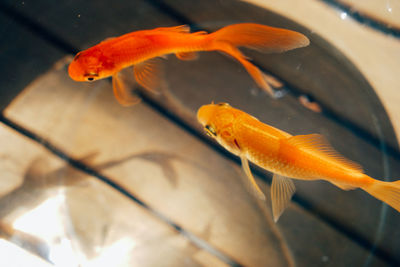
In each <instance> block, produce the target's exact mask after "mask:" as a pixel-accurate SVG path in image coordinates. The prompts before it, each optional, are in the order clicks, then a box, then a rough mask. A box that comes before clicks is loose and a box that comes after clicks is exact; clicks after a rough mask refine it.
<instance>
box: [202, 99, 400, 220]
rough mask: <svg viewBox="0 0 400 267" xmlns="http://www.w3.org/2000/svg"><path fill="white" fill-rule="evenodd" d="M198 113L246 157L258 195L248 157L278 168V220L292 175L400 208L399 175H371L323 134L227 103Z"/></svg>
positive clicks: (212, 133)
mask: <svg viewBox="0 0 400 267" xmlns="http://www.w3.org/2000/svg"><path fill="white" fill-rule="evenodd" d="M197 118H198V121H199V122H200V123H201V124H202V125H203V126H204V128H205V129H206V131H207V133H208V135H210V136H212V137H213V138H215V139H216V140H217V142H218V143H219V144H221V145H222V146H223V147H224V148H226V149H227V150H228V151H230V152H231V153H233V154H235V155H237V156H239V157H240V158H241V160H242V166H243V169H244V171H245V173H246V174H247V176H248V178H249V181H250V185H251V188H252V191H253V192H254V194H255V195H256V196H258V197H259V198H263V194H262V192H261V190H260V189H259V188H258V185H257V183H255V180H254V177H253V176H252V174H251V171H250V168H249V167H248V161H251V162H253V163H254V164H256V165H258V166H260V167H262V168H264V169H266V170H268V171H270V172H272V173H274V177H273V181H272V186H271V197H272V206H273V214H274V219H275V221H277V220H278V218H279V216H280V215H281V214H282V212H283V210H284V209H285V208H286V206H287V205H288V202H289V200H290V198H291V196H292V195H293V193H294V191H295V187H294V184H293V182H292V180H291V179H301V180H326V181H329V182H331V183H333V184H334V185H336V186H338V187H340V188H341V189H344V190H349V189H354V188H361V189H363V190H365V191H367V192H368V193H370V194H371V195H373V196H375V197H376V198H378V199H380V200H382V201H384V202H386V203H387V204H389V205H390V206H392V207H393V208H395V209H396V210H398V211H400V181H395V182H383V181H379V180H376V179H374V178H371V177H369V176H368V175H366V174H364V173H363V170H362V168H361V166H360V165H358V164H357V163H354V162H352V161H350V160H348V159H346V158H344V157H343V156H341V155H340V154H339V153H338V152H336V151H335V150H334V149H333V148H332V147H331V146H330V145H329V143H328V142H327V141H326V140H325V139H324V138H323V136H321V135H319V134H309V135H297V136H292V135H291V134H289V133H286V132H284V131H282V130H279V129H277V128H275V127H272V126H270V125H267V124H265V123H262V122H260V121H259V120H258V119H256V118H254V117H253V116H251V115H249V114H247V113H245V112H243V111H241V110H238V109H235V108H233V107H231V106H230V105H228V104H225V103H222V104H210V105H205V106H202V107H201V108H200V109H199V110H198V113H197Z"/></svg>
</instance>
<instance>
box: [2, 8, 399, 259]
mask: <svg viewBox="0 0 400 267" xmlns="http://www.w3.org/2000/svg"><path fill="white" fill-rule="evenodd" d="M320 4H322V5H324V4H323V3H322V2H321V3H320ZM283 5H285V4H283ZM288 5H290V4H288ZM1 6H2V12H1V17H0V19H1V20H3V21H5V22H6V24H3V25H4V26H3V27H4V28H3V29H2V30H1V32H2V33H3V34H5V39H4V40H13V43H14V45H13V46H12V47H11V45H10V44H9V43H4V44H2V45H3V46H5V47H6V48H7V50H5V51H7V55H6V56H7V57H8V58H6V59H7V60H6V61H5V62H10V63H9V64H11V67H12V68H11V70H10V66H8V65H6V64H5V63H2V64H3V65H0V66H2V70H4V74H6V75H5V76H4V77H5V78H4V81H3V85H4V86H3V88H4V90H3V91H2V95H4V96H5V97H4V98H3V99H9V100H7V101H4V104H3V102H2V105H3V106H2V108H3V107H6V106H7V105H8V103H9V102H10V101H11V99H13V98H14V96H15V95H17V93H19V92H22V93H21V94H19V96H18V98H16V99H14V101H13V102H12V104H11V105H9V106H7V108H6V109H5V110H4V111H3V114H2V117H1V122H2V125H1V126H2V128H1V135H2V136H3V138H2V140H10V141H9V142H7V143H8V144H7V145H4V146H2V148H0V153H1V155H4V157H5V156H6V155H7V157H8V158H7V162H6V163H5V164H3V165H0V168H3V172H6V173H7V176H4V177H5V178H4V179H3V184H4V185H3V184H2V186H3V190H2V192H1V194H2V198H1V199H0V210H1V213H0V214H1V215H0V216H1V219H0V221H1V227H2V228H1V233H2V237H3V239H4V240H8V241H10V242H11V243H13V244H17V245H18V246H20V247H22V248H23V249H24V250H23V251H24V253H28V254H29V255H31V254H33V255H36V258H41V259H42V260H44V262H43V261H42V262H41V264H43V266H44V265H46V262H47V263H51V264H55V265H56V266H91V265H93V266H94V265H96V266H97V265H99V264H108V265H116V266H132V265H133V266H135V265H139V266H197V265H205V266H219V265H221V266H222V265H223V264H226V265H231V266H241V265H242V266H266V265H268V266H288V265H289V266H290V265H297V266H311V265H321V266H324V265H332V266H337V265H342V266H343V265H350V264H353V265H357V266H380V265H398V263H399V262H400V258H399V256H398V253H397V252H398V248H399V245H400V244H399V241H398V240H400V238H398V237H399V236H398V235H399V234H398V233H397V232H396V230H397V229H396V226H397V225H398V224H399V218H400V217H399V215H398V213H397V212H396V211H394V210H393V209H391V208H389V207H387V206H385V205H384V204H382V203H381V202H379V201H377V200H376V199H374V198H373V197H371V196H369V195H368V194H366V193H364V192H362V191H361V190H355V191H348V192H346V191H342V190H340V189H338V188H336V187H335V186H333V185H331V184H328V183H326V182H318V181H316V182H301V181H296V182H295V184H296V187H297V192H296V195H295V196H294V198H293V201H292V204H291V206H290V207H289V208H288V210H286V211H285V213H284V214H283V215H282V217H281V218H280V220H279V222H278V223H277V224H274V223H273V222H272V218H271V207H270V202H269V199H270V196H269V184H270V181H271V175H270V173H268V172H266V171H264V170H261V169H258V168H257V167H254V166H253V167H254V168H253V171H254V173H255V174H256V175H257V179H258V182H259V183H260V185H261V187H262V188H263V190H264V191H265V193H266V195H267V200H268V201H267V205H265V204H260V203H258V202H257V201H256V200H254V199H253V198H252V196H251V195H250V194H249V193H248V192H247V190H246V188H245V186H244V185H243V183H242V180H241V176H242V175H243V173H242V171H241V169H240V162H239V160H238V159H237V158H236V157H234V156H232V155H231V154H229V153H228V152H226V151H225V150H224V149H222V148H220V147H219V146H218V145H216V144H215V143H213V142H212V141H211V140H210V139H208V138H207V137H206V136H205V135H204V133H203V130H202V129H201V127H200V126H199V125H198V123H197V121H196V119H195V113H196V111H197V109H198V107H200V106H201V105H203V104H207V103H211V102H212V101H214V102H228V103H230V104H231V105H232V106H234V107H237V108H240V109H242V110H244V111H246V112H247V113H249V114H252V115H254V116H256V117H257V118H259V119H260V120H261V121H263V122H265V123H268V124H270V125H273V126H275V127H277V128H280V129H282V130H285V131H287V132H289V133H291V134H309V133H321V134H323V135H324V136H326V137H327V139H328V140H329V141H330V142H331V143H332V145H333V147H335V148H336V149H337V150H338V151H340V152H341V153H342V154H343V155H345V156H346V157H348V158H350V159H352V160H354V161H356V162H358V163H360V164H361V165H362V166H363V167H364V169H365V171H366V173H367V174H368V175H370V176H372V177H375V178H378V179H382V180H388V181H389V180H392V179H393V178H394V177H400V168H399V167H398V166H399V164H398V162H399V159H400V157H399V156H400V154H399V150H398V144H397V140H396V135H395V132H394V130H393V125H392V123H391V121H390V119H389V117H388V115H387V113H386V111H385V108H384V107H383V105H382V103H381V101H380V100H379V98H378V96H377V93H376V91H375V90H374V88H373V86H371V83H370V81H369V80H368V79H371V78H366V77H364V75H365V70H364V68H362V69H361V70H360V69H359V67H357V64H358V63H357V64H356V63H354V62H352V60H353V58H352V56H351V55H350V58H349V54H348V52H343V51H342V49H343V48H344V47H346V42H347V41H348V40H333V39H332V38H329V37H328V38H327V37H325V36H323V37H321V35H320V33H319V32H318V31H315V30H314V28H310V27H308V26H307V23H308V22H307V21H308V20H307V19H306V18H305V19H304V22H301V21H299V23H295V22H293V21H291V20H289V19H287V18H286V17H283V16H281V15H278V14H276V13H273V12H271V11H268V10H265V9H262V8H260V7H259V6H254V5H250V4H247V3H243V2H237V1H219V2H214V1H202V2H199V3H194V2H190V3H189V2H186V1H163V2H161V1H145V0H143V1H129V2H118V3H113V6H112V8H110V6H109V4H108V3H106V2H105V1H104V2H103V1H97V2H96V4H95V5H94V4H93V3H89V2H88V3H86V2H85V3H83V2H79V1H68V2H66V3H62V4H60V3H57V4H55V3H52V2H48V1H39V2H38V1H35V2H33V1H24V2H23V3H22V2H21V3H15V2H11V1H9V2H8V3H7V2H5V3H3V4H1ZM272 6H274V5H272ZM274 8H276V7H274ZM324 8H325V9H326V10H328V11H327V12H328V13H326V14H331V13H329V10H331V8H332V7H331V6H329V5H326V6H325V7H324ZM43 10H46V11H45V12H44V11H43ZM299 12H301V11H299ZM332 13H334V14H335V16H337V18H338V21H341V22H340V23H343V24H345V25H349V26H348V28H349V31H350V30H357V29H359V28H357V27H355V28H354V23H358V22H354V21H352V20H351V18H349V17H348V16H347V17H346V18H345V19H341V17H340V14H342V13H341V12H337V10H332ZM287 14H289V15H290V12H288V13H287ZM324 14H325V13H324ZM327 16H328V15H327ZM330 16H332V15H330ZM310 17H312V14H311V15H310ZM316 17H317V18H318V16H316ZM320 19H321V24H322V23H326V22H324V20H323V19H322V18H320ZM249 21H252V22H257V23H261V24H266V25H271V26H277V27H283V28H288V29H292V30H296V31H299V32H302V33H303V34H305V35H307V36H308V37H309V38H310V40H311V45H310V46H309V47H307V48H301V49H297V50H294V51H290V52H287V53H284V54H270V55H265V54H262V53H259V52H255V51H250V50H243V51H244V53H245V54H246V55H248V56H249V57H251V58H252V59H253V62H254V63H255V64H256V65H257V66H259V67H260V68H261V69H263V70H264V71H265V72H267V73H269V74H270V75H272V76H273V77H275V78H277V79H278V80H279V81H280V82H281V83H282V84H283V87H282V88H281V90H280V91H278V94H281V95H280V97H279V98H278V99H272V98H270V97H269V96H268V95H267V94H266V93H265V92H263V91H262V90H260V89H259V88H257V87H256V85H255V84H254V82H253V81H252V80H251V78H250V77H249V75H248V74H247V73H246V71H245V70H244V69H243V67H242V66H241V65H240V64H238V63H237V62H235V61H234V60H232V59H231V58H228V57H225V56H222V55H221V54H218V53H201V54H200V58H199V59H198V60H196V61H189V62H182V61H179V60H177V59H176V58H175V57H174V56H169V58H168V59H167V60H165V61H164V62H163V65H164V69H165V74H166V75H165V79H166V80H165V82H166V86H167V88H166V90H165V91H164V92H163V94H161V95H154V94H150V93H148V92H146V91H144V90H142V89H140V88H138V86H137V85H135V84H134V82H132V78H131V70H127V71H126V73H125V77H126V79H127V80H129V79H131V81H129V82H130V83H131V84H132V88H134V89H135V93H137V94H138V95H139V96H140V97H141V98H142V102H141V103H140V104H138V105H136V106H134V107H131V108H123V107H121V106H119V105H118V103H117V102H116V101H115V100H114V97H113V95H112V90H111V84H110V82H109V81H108V80H104V81H98V82H96V83H92V84H86V83H76V82H73V81H71V79H69V77H68V75H67V73H66V64H67V63H66V61H65V60H60V61H58V62H59V63H58V64H56V65H55V66H54V67H53V64H54V63H55V62H56V61H57V59H59V58H63V57H64V56H66V55H67V54H74V53H76V52H77V51H79V50H82V49H85V48H87V47H90V46H92V45H94V44H95V43H97V42H99V41H101V40H103V39H105V38H107V37H110V36H118V35H121V34H123V33H126V32H129V31H133V30H139V29H151V28H155V27H159V26H173V25H179V24H189V25H190V26H191V28H192V29H193V30H207V31H214V30H215V29H218V28H220V27H223V26H225V25H228V24H233V23H238V22H249ZM335 23H339V22H335ZM338 25H340V24H338ZM358 27H361V28H362V27H366V26H360V25H358ZM327 28H328V29H329V30H331V31H332V30H333V29H332V28H331V27H328V26H327ZM333 28H334V27H333ZM362 30H365V29H362ZM362 30H361V29H360V31H362ZM375 30H376V29H375ZM378 30H379V29H378ZM338 31H339V30H338ZM367 31H368V30H367ZM379 34H382V35H384V34H383V33H379ZM322 35H324V34H323V33H322ZM332 35H333V36H334V34H332ZM355 36H357V33H356V34H355ZM383 38H384V37H383ZM393 38H396V37H393ZM366 46H367V45H366ZM10 47H11V48H10ZM372 47H376V46H371V49H373V48H372ZM388 50H389V49H388ZM389 52H390V51H389ZM354 53H356V52H354ZM371 53H374V51H373V50H371ZM3 56H4V57H5V55H3ZM382 60H384V59H382ZM3 62H4V61H3ZM26 62H29V63H26ZM24 63H26V64H24ZM382 68H385V63H384V62H382ZM16 73H17V74H19V73H20V74H19V75H17V74H16ZM25 74H26V75H25ZM39 74H42V76H38V75H39ZM16 77H18V79H16ZM372 80H373V78H372ZM32 81H34V82H33V83H31V82H32ZM28 84H30V85H29V86H28V87H27V88H26V89H25V87H26V85H28ZM24 89H25V90H24ZM26 137H28V138H26ZM10 162H12V164H11V165H10ZM10 188H11V189H10ZM2 250H3V251H5V248H4V249H2ZM24 257H27V256H21V257H20V258H24ZM27 259H28V258H27ZM28 261H29V262H31V263H32V264H33V261H31V260H28Z"/></svg>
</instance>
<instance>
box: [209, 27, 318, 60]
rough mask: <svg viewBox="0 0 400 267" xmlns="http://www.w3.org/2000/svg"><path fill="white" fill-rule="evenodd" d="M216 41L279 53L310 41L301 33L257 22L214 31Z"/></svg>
mask: <svg viewBox="0 0 400 267" xmlns="http://www.w3.org/2000/svg"><path fill="white" fill-rule="evenodd" d="M213 36H214V38H215V41H222V42H225V43H229V44H231V45H233V46H236V47H238V46H245V47H248V48H251V49H256V50H259V51H261V52H265V53H277V52H284V51H287V50H291V49H295V48H299V47H304V46H307V45H309V43H310V41H309V40H308V38H307V37H306V36H304V35H303V34H301V33H298V32H295V31H291V30H286V29H281V28H274V27H269V26H266V25H260V24H255V23H240V24H233V25H229V26H226V27H224V28H222V29H220V30H218V31H216V32H215V33H213Z"/></svg>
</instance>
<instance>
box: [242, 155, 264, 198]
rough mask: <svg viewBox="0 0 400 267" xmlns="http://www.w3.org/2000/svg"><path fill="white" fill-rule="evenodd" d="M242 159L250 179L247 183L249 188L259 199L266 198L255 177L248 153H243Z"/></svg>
mask: <svg viewBox="0 0 400 267" xmlns="http://www.w3.org/2000/svg"><path fill="white" fill-rule="evenodd" d="M240 159H241V160H242V167H243V170H244V172H245V173H246V176H247V178H248V179H246V185H247V187H248V188H249V190H250V192H251V193H252V194H253V195H254V196H255V197H257V198H258V199H261V200H265V195H264V193H263V192H262V191H261V189H260V187H258V185H257V183H256V180H255V179H254V176H253V174H252V173H251V170H250V167H249V162H248V160H247V158H246V155H244V154H243V155H241V156H240Z"/></svg>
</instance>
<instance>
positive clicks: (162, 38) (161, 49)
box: [68, 23, 310, 106]
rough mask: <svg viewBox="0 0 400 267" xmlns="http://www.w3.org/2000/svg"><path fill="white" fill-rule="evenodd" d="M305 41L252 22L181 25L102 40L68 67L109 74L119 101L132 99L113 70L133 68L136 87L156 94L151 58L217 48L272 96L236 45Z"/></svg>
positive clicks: (88, 77)
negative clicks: (198, 27) (202, 27)
mask: <svg viewBox="0 0 400 267" xmlns="http://www.w3.org/2000/svg"><path fill="white" fill-rule="evenodd" d="M309 43H310V41H309V39H308V38H307V37H306V36H305V35H303V34H301V33H298V32H295V31H291V30H287V29H281V28H275V27H270V26H266V25H261V24H255V23H240V24H233V25H228V26H226V27H223V28H221V29H219V30H217V31H215V32H213V33H209V34H208V33H207V32H205V31H198V32H193V33H191V32H190V28H189V27H188V26H187V25H181V26H174V27H161V28H156V29H152V30H140V31H135V32H131V33H128V34H125V35H122V36H120V37H115V38H108V39H106V40H104V41H103V42H100V43H99V44H97V45H95V46H93V47H91V48H89V49H87V50H84V51H81V52H79V53H77V54H76V56H75V57H74V59H73V60H72V62H71V63H70V65H69V67H68V73H69V76H70V77H71V78H72V79H73V80H75V81H79V82H82V81H95V80H99V79H104V78H107V77H110V76H111V77H112V84H113V91H114V95H115V97H116V99H117V100H118V101H119V103H120V104H122V105H124V106H129V105H132V104H134V103H136V102H137V99H136V98H134V97H133V96H132V95H131V94H130V91H129V90H128V89H127V86H125V85H124V83H123V81H122V79H121V78H119V76H118V73H119V72H120V71H121V70H122V69H124V68H127V67H130V66H133V67H134V68H133V72H134V77H135V79H136V81H137V82H138V84H139V85H141V86H142V87H144V88H146V89H148V90H150V91H152V92H158V91H159V89H160V86H161V84H162V83H161V79H160V78H159V76H160V74H161V69H160V66H159V63H158V62H157V59H158V58H160V57H165V55H167V54H175V55H176V57H177V58H178V59H181V60H193V59H196V58H197V52H199V51H220V52H222V53H225V54H228V55H230V56H231V57H233V58H234V59H236V60H237V61H239V62H240V63H241V64H242V65H243V66H244V68H245V69H246V70H247V72H248V73H249V74H250V76H251V77H252V78H253V79H254V80H255V82H256V83H257V85H258V86H259V87H260V88H262V89H264V90H265V91H266V92H268V93H269V94H271V95H272V96H273V90H272V88H271V86H274V85H276V84H279V82H278V81H277V80H276V79H274V78H273V77H272V76H269V75H267V74H265V73H264V72H262V71H261V70H260V69H259V68H258V67H256V66H255V65H254V64H252V63H251V62H250V61H249V60H248V58H247V57H245V56H244V55H243V54H242V53H241V51H240V50H239V49H238V47H247V48H250V49H255V50H258V51H261V52H267V53H273V52H275V53H278V52H284V51H287V50H291V49H295V48H300V47H305V46H307V45H308V44H309Z"/></svg>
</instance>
